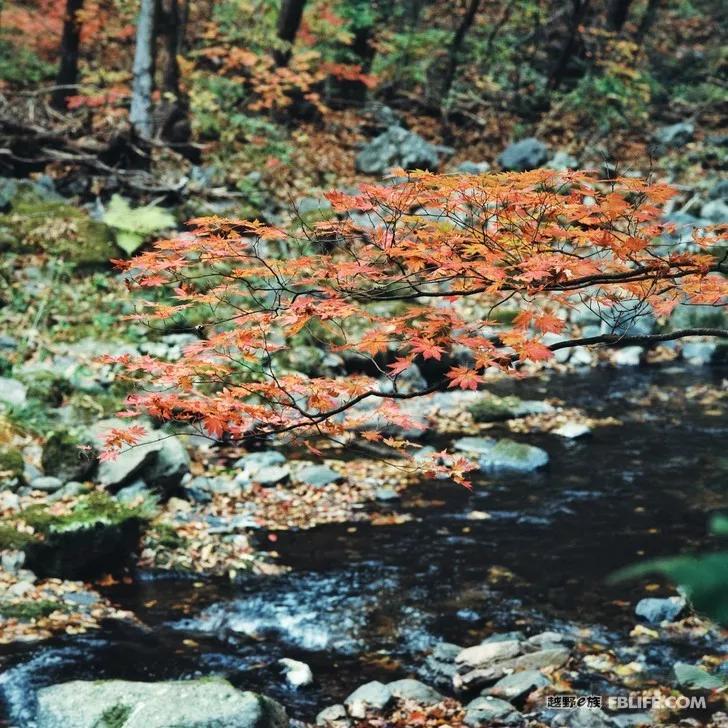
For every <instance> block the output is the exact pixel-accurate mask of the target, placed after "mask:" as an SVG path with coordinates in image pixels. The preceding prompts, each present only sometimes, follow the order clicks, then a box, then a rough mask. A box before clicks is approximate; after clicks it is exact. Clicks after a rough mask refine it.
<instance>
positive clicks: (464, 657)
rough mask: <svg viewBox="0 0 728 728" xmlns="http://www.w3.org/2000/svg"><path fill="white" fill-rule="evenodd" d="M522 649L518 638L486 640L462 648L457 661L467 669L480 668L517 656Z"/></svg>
mask: <svg viewBox="0 0 728 728" xmlns="http://www.w3.org/2000/svg"><path fill="white" fill-rule="evenodd" d="M520 651H521V646H520V644H519V643H518V641H517V640H507V641H503V642H484V643H483V644H480V645H476V646H475V647H467V648H465V649H464V650H462V651H461V652H460V653H459V654H458V655H457V657H456V658H455V662H456V663H458V664H459V665H460V666H461V667H462V668H465V669H478V668H482V667H485V666H487V665H491V664H492V663H494V662H498V661H499V660H504V659H507V658H509V657H515V656H516V655H517V654H518V653H519V652H520Z"/></svg>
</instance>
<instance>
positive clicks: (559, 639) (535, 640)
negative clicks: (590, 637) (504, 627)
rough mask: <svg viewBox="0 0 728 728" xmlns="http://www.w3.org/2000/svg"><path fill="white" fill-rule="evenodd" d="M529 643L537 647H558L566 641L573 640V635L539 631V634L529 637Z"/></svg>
mask: <svg viewBox="0 0 728 728" xmlns="http://www.w3.org/2000/svg"><path fill="white" fill-rule="evenodd" d="M526 641H527V642H528V644H529V645H535V646H536V647H542V648H543V647H556V646H558V645H560V644H562V643H564V642H573V639H572V638H571V637H568V636H567V635H565V634H562V633H561V632H551V631H546V632H539V633H538V634H535V635H533V636H532V637H529V638H528V640H526Z"/></svg>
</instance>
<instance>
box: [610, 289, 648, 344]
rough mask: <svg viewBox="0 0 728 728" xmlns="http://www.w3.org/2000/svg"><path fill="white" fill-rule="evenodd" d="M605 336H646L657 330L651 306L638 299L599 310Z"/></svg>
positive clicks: (620, 302)
mask: <svg viewBox="0 0 728 728" xmlns="http://www.w3.org/2000/svg"><path fill="white" fill-rule="evenodd" d="M599 314H600V316H601V318H602V333H603V334H619V335H620V336H622V335H625V334H629V335H630V336H644V335H645V334H651V333H653V331H654V330H655V326H656V325H657V320H656V319H655V317H654V315H653V314H652V310H651V309H650V307H649V305H647V304H645V303H644V302H643V301H640V300H638V299H634V298H632V299H625V300H621V301H619V302H618V303H617V304H615V305H614V306H611V307H609V308H607V307H604V306H602V307H601V308H600V309H599Z"/></svg>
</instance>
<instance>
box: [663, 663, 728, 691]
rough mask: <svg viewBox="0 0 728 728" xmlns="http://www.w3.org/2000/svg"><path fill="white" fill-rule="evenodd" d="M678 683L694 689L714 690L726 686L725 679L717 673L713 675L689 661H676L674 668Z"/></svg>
mask: <svg viewBox="0 0 728 728" xmlns="http://www.w3.org/2000/svg"><path fill="white" fill-rule="evenodd" d="M672 669H673V671H674V672H675V677H676V678H677V681H678V684H679V685H682V686H683V687H686V688H691V689H693V690H700V689H702V690H714V689H715V688H722V687H724V686H725V683H724V682H723V680H722V679H721V678H720V677H718V676H717V675H711V674H710V673H709V672H707V671H706V670H703V668H701V667H698V666H697V665H691V664H689V663H687V662H676V663H675V665H674V667H673V668H672Z"/></svg>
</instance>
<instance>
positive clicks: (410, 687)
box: [387, 678, 444, 705]
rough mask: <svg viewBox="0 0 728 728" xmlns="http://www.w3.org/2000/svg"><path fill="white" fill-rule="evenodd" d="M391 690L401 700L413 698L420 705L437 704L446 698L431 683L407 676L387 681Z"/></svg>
mask: <svg viewBox="0 0 728 728" xmlns="http://www.w3.org/2000/svg"><path fill="white" fill-rule="evenodd" d="M387 687H388V688H389V691H390V692H391V693H392V695H394V697H395V698H399V699H400V700H411V701H413V702H415V703H418V704H419V705H436V704H437V703H439V702H440V701H442V700H444V698H443V696H442V695H441V694H440V693H438V692H437V690H435V689H434V688H431V687H430V686H429V685H425V684H424V683H422V682H420V681H419V680H413V679H411V678H405V679H403V680H395V681H394V682H391V683H387Z"/></svg>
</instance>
